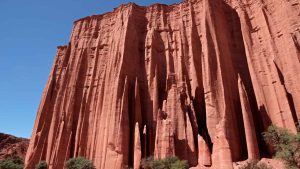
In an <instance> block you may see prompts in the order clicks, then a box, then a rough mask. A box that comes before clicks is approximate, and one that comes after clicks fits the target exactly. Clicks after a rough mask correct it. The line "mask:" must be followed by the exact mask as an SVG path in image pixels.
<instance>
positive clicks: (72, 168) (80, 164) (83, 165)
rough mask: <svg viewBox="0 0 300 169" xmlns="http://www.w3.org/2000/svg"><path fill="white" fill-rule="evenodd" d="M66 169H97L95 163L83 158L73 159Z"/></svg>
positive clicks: (69, 161)
mask: <svg viewBox="0 0 300 169" xmlns="http://www.w3.org/2000/svg"><path fill="white" fill-rule="evenodd" d="M65 168H66V169H96V168H95V166H94V165H93V162H92V161H90V160H87V159H85V158H83V157H77V158H71V159H69V160H68V161H67V162H66V164H65Z"/></svg>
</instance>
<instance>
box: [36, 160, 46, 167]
mask: <svg viewBox="0 0 300 169" xmlns="http://www.w3.org/2000/svg"><path fill="white" fill-rule="evenodd" d="M35 168H36V169H47V168H48V165H47V162H46V161H40V162H39V163H38V164H37V165H36V167H35Z"/></svg>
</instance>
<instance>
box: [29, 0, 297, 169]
mask: <svg viewBox="0 0 300 169" xmlns="http://www.w3.org/2000/svg"><path fill="white" fill-rule="evenodd" d="M299 9H300V5H299V1H298V0H290V1H285V0H276V1H274V0H262V1H257V0H247V1H243V0H186V1H184V2H182V3H180V4H174V5H170V6H167V5H162V4H155V5H152V6H150V7H140V6H137V5H135V4H133V3H131V4H127V5H122V6H120V7H119V8H116V9H115V10H114V11H113V12H110V13H106V14H103V15H97V16H90V17H86V18H83V19H80V20H78V21H76V22H75V23H74V28H73V31H72V36H71V39H70V43H69V44H68V45H66V46H61V47H58V52H57V56H56V59H55V62H54V65H53V68H52V70H51V73H50V76H49V80H48V82H47V85H46V87H45V91H44V94H43V98H42V101H41V104H40V107H39V110H38V113H37V119H36V122H35V126H34V129H33V134H32V138H31V142H30V146H29V150H28V152H27V156H26V167H25V168H27V169H31V168H32V167H33V166H34V165H35V164H37V163H38V161H39V160H46V161H47V162H48V164H49V166H50V169H60V168H62V167H63V164H64V162H65V161H66V160H67V159H69V158H70V157H73V156H84V157H87V158H89V159H91V160H93V161H94V164H95V165H96V167H97V169H108V168H109V169H120V168H122V166H133V165H134V167H135V168H136V163H137V162H138V161H139V160H140V157H139V156H140V154H139V152H141V158H144V157H147V156H151V155H153V156H155V157H157V158H163V157H166V156H170V155H176V156H178V157H179V158H180V159H186V160H188V162H189V164H190V166H191V167H196V166H198V167H199V168H203V167H206V168H209V167H212V168H218V169H220V168H226V169H228V168H232V167H233V165H232V163H233V162H237V161H243V160H246V159H253V158H259V155H262V156H264V155H266V154H268V153H269V152H268V150H267V149H265V148H264V147H265V146H264V142H263V140H262V138H261V135H260V133H261V132H262V131H264V130H265V129H266V127H267V126H269V125H270V124H271V123H274V124H276V125H278V126H280V127H285V128H288V129H290V130H291V131H296V128H295V122H296V121H298V120H300V73H299V72H300V63H299V62H300V45H299V44H300V22H299V21H300V17H299V15H300V14H299V11H300V10H299ZM238 81H239V83H238ZM136 124H138V126H136ZM138 135H140V137H139V136H138ZM198 135H199V136H198ZM138 139H140V141H139V140H138ZM139 144H140V147H139ZM199 152H200V153H199ZM198 163H199V164H198Z"/></svg>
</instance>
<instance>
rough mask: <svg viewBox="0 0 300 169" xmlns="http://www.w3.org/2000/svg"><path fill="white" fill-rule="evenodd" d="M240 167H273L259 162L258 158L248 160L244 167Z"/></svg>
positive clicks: (256, 168)
mask: <svg viewBox="0 0 300 169" xmlns="http://www.w3.org/2000/svg"><path fill="white" fill-rule="evenodd" d="M239 169H272V167H269V166H267V165H266V164H264V163H261V162H260V163H259V161H258V160H252V161H249V162H247V163H246V164H245V165H243V166H242V167H239Z"/></svg>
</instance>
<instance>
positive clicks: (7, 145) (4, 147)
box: [0, 133, 29, 160]
mask: <svg viewBox="0 0 300 169" xmlns="http://www.w3.org/2000/svg"><path fill="white" fill-rule="evenodd" d="M28 144H29V139H25V138H18V137H15V136H12V135H8V134H4V133H0V160H1V159H4V158H6V157H10V156H19V157H21V158H22V159H24V158H25V155H26V151H27V148H28Z"/></svg>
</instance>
